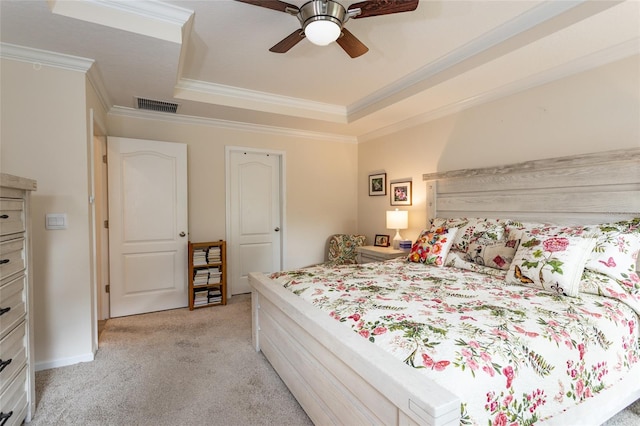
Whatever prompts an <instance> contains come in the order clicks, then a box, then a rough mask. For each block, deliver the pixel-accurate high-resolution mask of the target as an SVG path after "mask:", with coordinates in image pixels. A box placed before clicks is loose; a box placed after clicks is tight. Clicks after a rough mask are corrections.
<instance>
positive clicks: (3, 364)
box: [0, 358, 11, 373]
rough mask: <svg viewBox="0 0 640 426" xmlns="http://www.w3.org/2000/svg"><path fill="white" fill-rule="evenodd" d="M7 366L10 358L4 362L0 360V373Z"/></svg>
mask: <svg viewBox="0 0 640 426" xmlns="http://www.w3.org/2000/svg"><path fill="white" fill-rule="evenodd" d="M9 364H11V358H9V359H8V360H6V361H3V360H1V359H0V373H2V370H4V368H5V367H6V366H7V365H9Z"/></svg>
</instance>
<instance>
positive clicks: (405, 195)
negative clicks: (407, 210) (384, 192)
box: [389, 181, 411, 206]
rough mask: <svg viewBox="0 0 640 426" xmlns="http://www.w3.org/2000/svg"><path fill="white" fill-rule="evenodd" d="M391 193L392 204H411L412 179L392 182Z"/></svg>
mask: <svg viewBox="0 0 640 426" xmlns="http://www.w3.org/2000/svg"><path fill="white" fill-rule="evenodd" d="M389 193H390V195H391V205H392V206H410V205H411V181H405V182H391V187H390V189H389Z"/></svg>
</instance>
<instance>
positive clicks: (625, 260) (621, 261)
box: [586, 218, 640, 293]
mask: <svg viewBox="0 0 640 426" xmlns="http://www.w3.org/2000/svg"><path fill="white" fill-rule="evenodd" d="M595 228H597V231H596V232H597V233H596V236H597V242H596V246H595V248H594V249H593V252H592V253H591V256H590V257H589V260H588V261H587V265H586V268H587V269H589V270H591V271H594V272H600V273H602V274H604V275H607V276H609V277H611V278H613V279H615V280H618V281H619V282H620V284H622V286H623V288H624V289H625V290H626V291H628V292H631V293H640V277H639V276H638V273H637V271H636V265H637V262H638V254H639V253H640V218H636V219H633V220H629V221H621V222H616V223H611V224H603V225H598V226H596V227H595Z"/></svg>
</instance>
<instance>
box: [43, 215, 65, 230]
mask: <svg viewBox="0 0 640 426" xmlns="http://www.w3.org/2000/svg"><path fill="white" fill-rule="evenodd" d="M45 228H46V229H67V214H66V213H47V216H46V219H45Z"/></svg>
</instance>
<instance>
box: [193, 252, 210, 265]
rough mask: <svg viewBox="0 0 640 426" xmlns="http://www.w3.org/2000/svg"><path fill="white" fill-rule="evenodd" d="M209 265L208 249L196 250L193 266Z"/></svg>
mask: <svg viewBox="0 0 640 426" xmlns="http://www.w3.org/2000/svg"><path fill="white" fill-rule="evenodd" d="M206 264H207V250H206V249H194V250H193V265H194V266H201V265H206Z"/></svg>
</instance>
